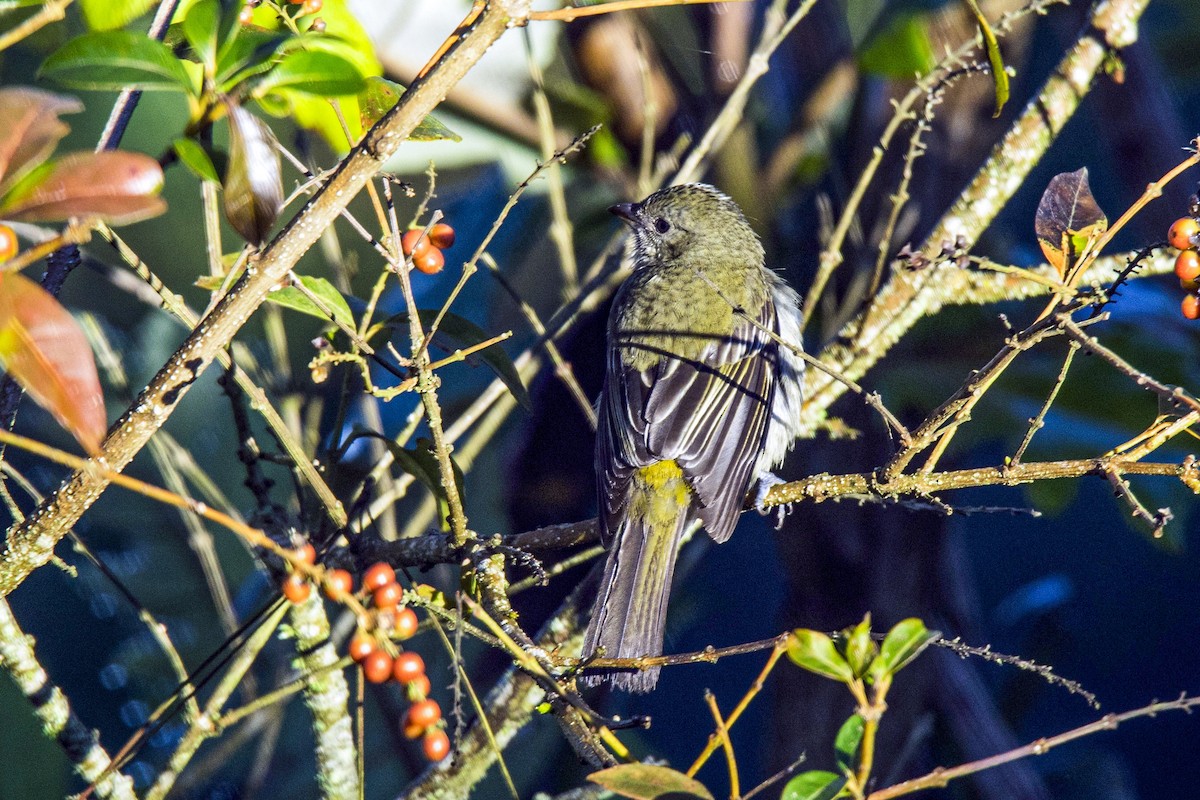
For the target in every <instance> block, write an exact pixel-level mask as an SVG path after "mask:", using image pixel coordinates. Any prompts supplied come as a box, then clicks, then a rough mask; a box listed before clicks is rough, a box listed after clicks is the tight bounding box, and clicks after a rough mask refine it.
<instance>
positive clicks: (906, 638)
mask: <svg viewBox="0 0 1200 800" xmlns="http://www.w3.org/2000/svg"><path fill="white" fill-rule="evenodd" d="M939 636H941V634H940V633H939V632H938V631H931V630H929V629H928V628H926V627H925V623H924V622H922V621H921V620H919V619H917V618H916V617H909V618H908V619H904V620H901V621H900V622H897V623H896V625H895V627H893V628H892V629H891V630H890V631H888V634H887V636H885V637H884V639H883V644H882V645H880V646H879V655H878V656H876V658H875V663H873V664H872V665H871V676H872V678H873V679H875V680H878V679H879V678H880V677H882V676H884V675H895V674H896V673H897V672H899V671H900V669H901V668H903V667H904V666H905V665H906V664H908V663H909V662H910V661H912V660H913V659H914V658H916V657H917V656H919V655H920V654H921V652H922V651H923V650H924V649H925V648H926V647H928V646H929V644H930V642H932V641H933V640H934V639H937V638H938V637H939Z"/></svg>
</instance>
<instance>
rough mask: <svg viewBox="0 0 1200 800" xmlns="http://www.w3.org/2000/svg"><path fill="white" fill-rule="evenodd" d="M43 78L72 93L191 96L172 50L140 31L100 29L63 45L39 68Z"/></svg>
mask: <svg viewBox="0 0 1200 800" xmlns="http://www.w3.org/2000/svg"><path fill="white" fill-rule="evenodd" d="M39 74H40V75H41V76H42V77H43V78H47V79H49V80H52V81H56V82H58V83H61V84H63V85H64V86H70V87H72V88H75V89H96V90H105V91H113V92H119V91H121V90H122V89H141V90H143V91H176V92H192V91H193V90H194V86H193V82H192V79H191V78H190V77H189V75H188V72H187V70H186V69H184V66H183V63H182V62H180V60H179V59H178V58H176V57H175V54H174V53H172V52H171V49H170V48H169V47H167V46H166V45H165V44H163V43H162V42H157V41H155V40H153V39H151V38H150V37H148V36H146V34H144V33H133V32H131V31H104V32H102V33H89V34H86V35H84V36H78V37H76V38H74V39H71V40H70V41H68V42H67V43H66V44H65V45H63V46H62V47H60V48H59V49H58V50H57V51H55V52H54V53H53V54H52V55H51V56H50V57H49V58H48V59H46V62H45V63H44V64H42V69H41V71H40V73H39Z"/></svg>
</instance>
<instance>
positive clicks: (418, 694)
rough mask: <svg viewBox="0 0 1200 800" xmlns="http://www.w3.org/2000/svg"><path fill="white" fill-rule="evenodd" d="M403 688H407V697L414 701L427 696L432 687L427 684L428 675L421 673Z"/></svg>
mask: <svg viewBox="0 0 1200 800" xmlns="http://www.w3.org/2000/svg"><path fill="white" fill-rule="evenodd" d="M405 688H406V689H407V690H408V699H409V700H410V701H412V702H414V703H416V702H419V701H421V700H424V699H425V698H426V697H429V690H430V689H431V688H433V687H432V686H430V685H429V676H428V675H426V674H425V673H421V674H420V675H418V676H417V677H415V678H413V679H412V680H411V681H409V682H408V685H407V686H406V687H405ZM413 738H416V737H413Z"/></svg>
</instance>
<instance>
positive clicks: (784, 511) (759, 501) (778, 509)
mask: <svg viewBox="0 0 1200 800" xmlns="http://www.w3.org/2000/svg"><path fill="white" fill-rule="evenodd" d="M781 483H786V481H784V479H783V478H781V477H779V476H778V475H776V474H775V473H774V472H764V473H763V474H762V475H760V476H759V478H758V493H757V494H755V496H754V508H755V510H756V511H758V513H759V514H762V515H763V516H764V517H768V516H771V515H772V514H774V515H775V530H780V529H781V528H783V518H784V517H786V516H787V515H788V514H790V513H792V504H791V503H780V504H779V505H777V506H772V507H770V508H768V507H767V493H768V492H770V491H771V488H772V487H775V486H778V485H779V484H781Z"/></svg>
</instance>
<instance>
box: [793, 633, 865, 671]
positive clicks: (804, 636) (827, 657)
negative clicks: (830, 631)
mask: <svg viewBox="0 0 1200 800" xmlns="http://www.w3.org/2000/svg"><path fill="white" fill-rule="evenodd" d="M787 653H788V658H790V659H791V660H792V661H793V662H795V664H796V666H798V667H802V668H803V669H806V670H808V671H809V672H815V673H816V674H818V675H823V676H824V677H826V678H831V679H832V680H835V681H843V682H845V681H850V680H853V679H854V671H853V670H851V669H850V665H849V664H847V663H846V659H844V658H842V654H841V653H839V652H838V651H837V648H836V647H835V646H834V644H833V640H832V639H830V638H829V637H828V636H826V635H825V634H823V633H821V632H820V631H810V630H808V629H806V628H797V629H796V630H794V631H792V637H791V639H790V640H789V641H788V651H787Z"/></svg>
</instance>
